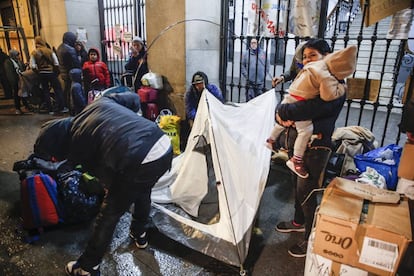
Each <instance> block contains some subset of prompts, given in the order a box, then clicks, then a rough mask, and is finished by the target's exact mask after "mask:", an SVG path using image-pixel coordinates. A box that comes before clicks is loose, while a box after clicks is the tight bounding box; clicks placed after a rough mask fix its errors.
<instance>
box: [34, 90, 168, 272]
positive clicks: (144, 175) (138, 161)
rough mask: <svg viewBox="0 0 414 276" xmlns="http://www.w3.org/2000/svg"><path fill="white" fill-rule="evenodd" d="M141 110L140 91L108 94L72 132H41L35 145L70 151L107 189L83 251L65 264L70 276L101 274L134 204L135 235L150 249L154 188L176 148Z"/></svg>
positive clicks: (85, 112) (140, 244) (39, 148)
mask: <svg viewBox="0 0 414 276" xmlns="http://www.w3.org/2000/svg"><path fill="white" fill-rule="evenodd" d="M138 109H139V97H138V95H137V94H135V93H131V92H126V93H120V94H112V95H109V96H104V97H101V98H100V99H98V100H96V101H95V102H93V103H92V104H90V105H89V106H87V107H86V108H85V109H84V110H83V111H82V112H81V113H79V114H78V115H77V116H75V117H74V118H73V120H72V121H71V122H70V124H71V127H70V128H69V130H67V129H68V128H67V127H59V128H60V129H61V131H54V130H53V129H42V131H41V136H40V137H38V139H37V141H36V145H37V146H36V148H35V151H36V150H37V151H49V152H50V154H51V155H54V154H56V153H57V152H58V151H59V149H62V148H66V149H67V159H68V161H69V162H71V163H73V164H81V165H82V167H83V168H85V169H86V170H88V171H89V172H91V173H92V174H93V175H96V176H97V177H98V178H99V179H100V181H101V182H102V183H103V184H104V185H105V187H106V188H107V190H108V192H107V195H106V197H105V199H104V203H103V204H102V207H101V210H100V212H99V214H98V216H97V218H96V221H95V228H94V233H93V234H92V235H91V239H90V240H89V242H88V245H87V247H86V249H85V251H84V253H83V254H82V256H81V257H80V258H79V259H78V260H77V261H72V262H69V263H68V264H67V266H66V272H67V274H68V275H99V264H100V262H101V260H102V257H103V256H104V254H105V252H106V250H107V247H108V246H109V244H110V242H111V239H112V235H113V232H114V229H115V227H116V225H117V223H118V221H119V218H120V217H121V216H122V215H123V214H124V213H125V212H126V211H128V209H129V207H130V206H131V204H132V203H134V208H135V209H134V213H133V215H132V217H133V219H132V222H131V228H130V230H131V232H130V236H131V237H132V238H133V239H134V240H135V244H136V245H137V247H138V248H145V247H146V246H147V245H148V242H147V236H146V228H147V221H148V217H149V212H150V207H151V198H150V197H151V189H152V187H153V186H154V184H155V183H156V182H157V181H158V179H159V178H160V177H161V176H162V175H163V174H164V173H165V172H166V171H167V170H168V169H169V168H170V167H171V161H172V147H171V142H170V140H169V138H168V136H166V135H165V134H164V132H163V131H162V130H161V129H160V128H159V127H158V126H157V125H156V124H154V123H153V122H151V121H149V120H147V119H145V118H143V117H140V116H138V115H137V114H136V112H137V111H138ZM63 120H69V119H63ZM53 125H54V126H56V125H59V124H56V123H55V124H53ZM62 132H65V133H66V135H65V136H64V137H66V138H60V139H57V137H56V138H55V139H53V140H54V143H47V142H45V143H42V142H41V141H42V139H43V138H47V139H48V140H49V139H50V138H53V137H51V136H54V135H53V134H52V135H48V133H55V134H56V135H61V133H62ZM44 147H46V149H43V148H44ZM35 154H36V153H35ZM88 273H89V274H88Z"/></svg>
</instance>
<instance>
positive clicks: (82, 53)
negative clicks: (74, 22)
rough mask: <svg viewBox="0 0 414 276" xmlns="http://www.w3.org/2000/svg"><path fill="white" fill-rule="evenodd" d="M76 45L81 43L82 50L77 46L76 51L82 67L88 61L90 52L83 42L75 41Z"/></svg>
mask: <svg viewBox="0 0 414 276" xmlns="http://www.w3.org/2000/svg"><path fill="white" fill-rule="evenodd" d="M75 45H80V46H81V49H80V51H77V50H76V48H75V51H76V55H77V56H78V60H79V61H80V64H81V68H82V67H83V64H84V63H85V62H86V61H88V52H86V50H85V46H83V44H82V43H81V42H79V41H77V42H75Z"/></svg>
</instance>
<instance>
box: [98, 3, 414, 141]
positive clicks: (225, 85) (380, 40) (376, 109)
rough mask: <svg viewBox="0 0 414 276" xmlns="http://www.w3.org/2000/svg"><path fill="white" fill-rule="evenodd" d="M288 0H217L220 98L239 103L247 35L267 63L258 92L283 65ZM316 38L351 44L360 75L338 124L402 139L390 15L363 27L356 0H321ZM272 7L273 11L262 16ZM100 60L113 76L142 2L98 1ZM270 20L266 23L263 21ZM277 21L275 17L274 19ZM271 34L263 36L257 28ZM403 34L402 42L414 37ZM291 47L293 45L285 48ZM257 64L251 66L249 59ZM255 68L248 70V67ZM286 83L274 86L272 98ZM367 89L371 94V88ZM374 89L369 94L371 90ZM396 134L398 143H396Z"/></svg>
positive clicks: (291, 41)
mask: <svg viewBox="0 0 414 276" xmlns="http://www.w3.org/2000/svg"><path fill="white" fill-rule="evenodd" d="M293 1H294V0H273V1H270V0H229V1H222V17H223V18H222V20H221V24H222V26H221V30H222V33H221V49H222V51H221V55H220V57H221V58H220V59H221V60H220V68H219V71H220V76H219V77H220V87H221V89H222V90H223V91H224V93H225V97H226V100H228V101H232V102H243V101H245V92H246V89H248V86H247V85H246V81H245V80H244V79H243V77H242V74H241V59H242V55H243V54H244V53H245V52H246V51H247V45H248V44H247V41H249V40H250V39H251V38H252V37H255V38H257V39H258V40H259V41H260V45H261V47H262V48H263V49H264V51H265V54H266V57H267V59H269V68H266V69H268V72H269V73H268V74H267V76H266V80H265V82H264V88H263V90H264V91H267V90H269V89H271V82H270V80H271V78H272V77H273V76H277V75H280V74H281V73H283V72H284V71H286V70H287V69H288V68H289V66H290V63H291V61H292V57H293V51H294V48H295V46H296V45H298V43H299V42H300V41H301V40H302V39H303V38H302V37H298V36H294V35H293V34H291V33H289V32H288V29H289V28H288V26H289V25H290V13H291V12H292V11H291V9H290V7H291V4H292V3H293ZM321 2H322V4H321V7H323V8H322V9H321V10H320V18H321V20H320V22H319V26H318V30H319V31H318V35H317V36H318V37H322V38H324V39H326V40H327V41H328V42H329V44H330V45H331V47H332V49H333V50H337V49H342V48H344V47H346V46H347V45H350V44H355V45H357V47H358V65H357V70H356V72H355V73H354V75H353V76H352V77H353V78H357V79H359V80H360V83H362V85H361V84H360V89H359V95H358V96H357V97H352V98H351V97H350V98H349V99H347V101H346V104H345V107H344V109H343V111H342V113H341V114H340V117H339V119H338V121H337V127H340V126H349V125H359V126H363V127H366V128H368V129H370V130H371V131H372V132H373V133H374V134H375V137H376V138H377V140H378V141H379V143H380V145H385V144H391V143H396V144H398V143H402V142H404V141H405V137H404V138H402V139H401V134H400V132H399V131H398V124H399V122H400V120H401V109H402V102H403V100H404V98H405V97H410V96H411V94H412V90H413V85H414V84H413V81H411V80H412V71H411V73H410V76H409V78H408V80H407V81H405V82H402V83H401V82H399V81H398V79H399V78H398V77H399V71H400V69H401V68H400V67H401V64H402V62H403V58H404V55H405V54H406V53H407V47H406V46H407V39H388V38H387V31H388V28H389V25H390V22H391V17H388V18H385V19H383V20H381V21H379V22H377V23H375V24H373V25H371V26H369V27H365V26H364V20H365V17H366V10H367V9H366V7H367V3H368V1H365V3H366V4H365V5H364V6H363V7H361V6H360V4H359V3H360V1H359V0H354V1H352V0H351V1H344V0H339V1H338V2H337V4H336V5H335V6H334V7H329V10H328V2H330V1H328V0H321ZM269 5H272V6H271V8H273V9H274V10H276V11H277V12H275V13H273V14H272V16H269V14H266V12H265V11H266V10H268V9H269ZM99 7H100V9H99V10H100V22H101V37H102V41H103V49H102V53H103V59H104V61H106V62H107V64H108V67H109V69H110V71H111V73H112V75H113V76H114V78H119V77H120V75H121V74H122V73H123V71H124V64H125V61H126V60H127V58H128V50H129V46H130V45H129V42H128V41H129V37H130V36H131V35H132V36H135V35H138V36H140V37H142V38H143V39H144V40H146V32H145V26H146V23H145V22H146V21H145V1H144V0H99ZM249 8H250V9H253V12H254V13H255V16H257V17H258V18H260V19H261V20H257V26H256V27H257V32H256V33H254V34H253V35H252V36H249V35H248V31H247V29H248V24H249V18H248V17H249V16H248V9H249ZM271 22H272V23H274V24H273V27H272V28H269V26H272V25H271V24H270V23H271ZM280 22H282V23H280ZM266 28H268V30H267V31H270V32H272V34H273V35H272V36H270V35H263V34H262V31H263V29H266ZM413 39H414V38H411V37H410V38H409V39H408V40H413ZM292 49H293V50H292ZM256 66H257V65H256ZM251 69H252V70H254V68H251ZM288 86H289V83H284V84H282V85H279V86H277V87H276V88H275V92H276V95H277V97H278V98H279V99H281V98H282V97H283V94H284V93H285V91H286V89H287V88H288ZM372 91H374V93H372ZM371 94H373V96H372V95H371ZM400 140H402V141H400Z"/></svg>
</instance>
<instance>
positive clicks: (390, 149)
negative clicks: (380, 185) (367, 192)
mask: <svg viewBox="0 0 414 276" xmlns="http://www.w3.org/2000/svg"><path fill="white" fill-rule="evenodd" d="M401 152H402V147H400V146H398V145H395V144H391V145H388V146H384V147H380V148H377V149H374V150H371V151H369V152H367V153H364V154H358V155H355V157H354V162H355V166H356V167H357V169H358V170H359V171H360V172H365V171H366V169H367V167H371V168H373V169H375V170H376V171H377V172H378V173H379V174H380V175H382V176H383V177H384V178H385V181H386V183H387V188H388V190H395V188H396V187H397V182H398V164H399V163H400V157H401Z"/></svg>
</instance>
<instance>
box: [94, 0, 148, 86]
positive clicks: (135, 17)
mask: <svg viewBox="0 0 414 276" xmlns="http://www.w3.org/2000/svg"><path fill="white" fill-rule="evenodd" d="M98 7H99V21H100V32H101V39H102V49H101V52H102V59H103V61H104V62H106V63H107V65H108V69H109V71H110V72H111V75H112V77H113V78H114V79H118V80H119V79H120V76H121V75H122V74H123V73H124V70H125V69H124V65H125V62H126V61H127V60H128V57H129V47H130V46H131V40H132V38H133V37H134V36H139V37H141V38H142V39H143V40H144V42H146V29H145V0H98Z"/></svg>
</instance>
